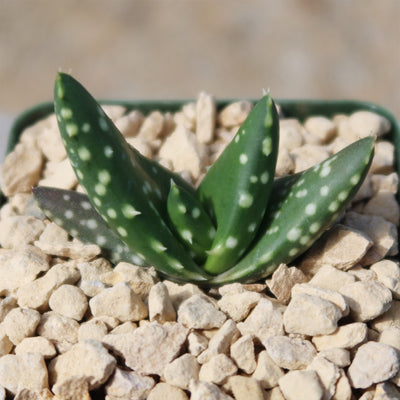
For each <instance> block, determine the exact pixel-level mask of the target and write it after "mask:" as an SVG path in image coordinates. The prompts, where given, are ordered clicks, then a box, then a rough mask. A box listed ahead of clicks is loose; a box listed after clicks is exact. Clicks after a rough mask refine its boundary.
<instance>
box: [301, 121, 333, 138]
mask: <svg viewBox="0 0 400 400" xmlns="http://www.w3.org/2000/svg"><path fill="white" fill-rule="evenodd" d="M304 128H305V129H306V131H307V132H309V133H310V134H312V135H313V136H315V137H317V138H318V139H319V142H320V143H327V142H329V141H330V140H331V139H333V137H334V136H335V135H336V125H335V124H334V123H333V122H332V120H330V119H329V118H326V117H322V116H315V117H308V118H307V119H306V120H305V121H304Z"/></svg>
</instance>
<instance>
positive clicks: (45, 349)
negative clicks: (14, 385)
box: [15, 336, 57, 359]
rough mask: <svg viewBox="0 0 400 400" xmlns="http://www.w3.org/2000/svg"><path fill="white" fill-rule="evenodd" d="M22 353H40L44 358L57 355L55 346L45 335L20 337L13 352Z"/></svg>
mask: <svg viewBox="0 0 400 400" xmlns="http://www.w3.org/2000/svg"><path fill="white" fill-rule="evenodd" d="M23 353H40V354H41V355H42V356H43V357H44V358H45V359H48V358H53V357H55V356H56V355H57V351H56V348H55V347H54V345H53V343H51V341H50V340H49V339H47V338H45V337H41V336H35V337H27V338H25V339H22V340H21V342H20V343H18V344H17V346H15V354H16V355H21V354H23Z"/></svg>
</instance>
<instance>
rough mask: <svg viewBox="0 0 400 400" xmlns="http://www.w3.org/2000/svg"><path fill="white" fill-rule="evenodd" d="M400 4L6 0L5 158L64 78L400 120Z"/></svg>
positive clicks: (1, 49) (0, 106) (133, 92)
mask: <svg viewBox="0 0 400 400" xmlns="http://www.w3.org/2000/svg"><path fill="white" fill-rule="evenodd" d="M399 38H400V0H381V1H372V0H352V1H348V0H285V1H277V0H264V1H261V0H112V1H110V0H69V1H54V0H35V1H32V0H0V140H1V141H0V154H1V155H2V154H3V152H4V148H5V147H4V146H5V145H4V140H5V137H6V135H7V133H8V128H9V126H10V123H11V120H12V118H13V117H14V116H15V115H17V114H18V113H19V112H21V111H23V110H24V109H25V108H27V107H30V106H32V105H33V104H35V103H37V102H42V101H47V100H50V99H51V97H52V90H53V82H54V78H55V74H56V72H57V71H58V70H59V69H61V70H62V71H65V72H71V73H72V74H73V75H74V76H75V77H76V78H77V79H78V80H80V81H81V82H82V83H83V84H84V85H85V86H86V87H87V88H88V89H89V90H90V91H91V92H92V94H94V95H95V96H96V97H99V98H114V99H115V98H124V99H162V98H194V97H196V96H197V94H198V93H199V92H200V91H201V90H206V91H208V92H210V93H212V94H214V95H215V96H217V97H218V98H229V97H234V98H237V97H243V98H257V97H260V96H261V93H262V89H263V88H270V89H271V92H272V94H273V96H274V97H276V98H326V99H335V98H340V99H342V98H343V99H359V100H368V101H374V102H377V103H379V104H381V105H383V106H386V107H387V108H389V109H390V110H391V111H392V112H393V113H394V114H395V115H396V116H397V118H400V40H399Z"/></svg>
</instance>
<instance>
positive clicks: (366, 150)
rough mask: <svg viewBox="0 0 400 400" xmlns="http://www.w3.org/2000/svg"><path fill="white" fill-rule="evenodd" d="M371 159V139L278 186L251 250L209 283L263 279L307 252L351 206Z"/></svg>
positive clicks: (278, 183)
mask: <svg viewBox="0 0 400 400" xmlns="http://www.w3.org/2000/svg"><path fill="white" fill-rule="evenodd" d="M373 153H374V141H373V139H372V138H365V139H361V140H359V141H357V142H355V143H353V144H351V145H350V146H348V147H346V148H345V149H343V150H342V151H340V152H339V153H337V154H335V155H333V156H331V157H330V158H328V159H327V160H325V161H323V162H321V163H319V164H318V165H316V166H314V167H312V168H310V169H308V170H307V171H304V172H302V173H299V174H296V175H294V176H291V177H288V178H283V179H280V180H278V181H277V182H276V183H275V185H274V189H273V196H272V198H271V201H270V204H269V206H268V210H267V213H266V217H265V219H264V221H263V223H262V226H261V228H260V232H259V234H258V236H257V237H256V239H255V241H254V242H253V246H252V248H251V250H250V251H249V252H248V253H247V254H246V255H245V256H244V257H243V259H242V260H241V261H240V262H239V263H238V264H237V265H235V267H233V268H232V269H230V270H229V271H227V272H225V273H223V274H220V275H219V276H218V277H216V278H214V279H212V281H211V283H212V284H226V283H229V282H235V281H243V282H249V281H254V280H257V279H261V278H264V277H266V276H267V275H269V274H271V273H272V272H273V271H274V270H275V268H277V267H278V265H279V264H280V263H289V262H290V261H292V260H294V259H295V258H296V257H298V256H299V255H300V254H302V253H303V252H304V251H305V250H307V249H308V248H309V247H310V246H311V245H312V244H313V243H314V242H315V241H316V240H317V239H318V238H319V237H320V236H321V234H322V233H323V232H324V231H325V230H326V229H327V228H328V227H329V226H330V225H331V224H332V223H333V222H334V221H335V220H336V219H337V218H338V217H339V215H340V214H341V213H342V212H343V211H344V210H345V208H346V207H347V205H348V204H349V203H350V201H351V199H352V198H353V197H354V195H355V194H356V192H357V190H358V189H359V187H360V186H361V184H362V182H363V180H364V178H365V176H366V174H367V172H368V169H369V166H370V164H371V161H372V157H373Z"/></svg>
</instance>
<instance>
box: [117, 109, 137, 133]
mask: <svg viewBox="0 0 400 400" xmlns="http://www.w3.org/2000/svg"><path fill="white" fill-rule="evenodd" d="M143 120H144V115H143V114H142V112H140V111H139V110H132V111H130V112H129V113H128V114H126V115H122V116H120V117H119V118H118V119H117V120H116V121H115V126H116V127H117V128H118V130H119V131H120V132H121V133H122V135H123V136H124V137H125V138H130V137H133V136H136V135H137V133H138V132H139V128H140V125H141V124H142V122H143Z"/></svg>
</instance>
